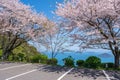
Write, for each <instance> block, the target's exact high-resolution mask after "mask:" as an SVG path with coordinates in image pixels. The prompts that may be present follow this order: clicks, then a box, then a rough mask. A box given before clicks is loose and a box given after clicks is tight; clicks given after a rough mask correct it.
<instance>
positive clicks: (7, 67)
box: [0, 62, 120, 80]
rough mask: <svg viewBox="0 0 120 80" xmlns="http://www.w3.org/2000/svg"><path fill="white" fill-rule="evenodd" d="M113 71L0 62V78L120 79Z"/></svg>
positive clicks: (44, 79)
mask: <svg viewBox="0 0 120 80" xmlns="http://www.w3.org/2000/svg"><path fill="white" fill-rule="evenodd" d="M115 73H116V74H114V73H113V72H112V71H105V73H104V71H103V70H92V69H77V68H67V67H58V66H57V67H56V66H49V65H42V64H31V63H29V64H23V63H3V62H2V63H0V80H120V77H119V76H120V73H119V72H115ZM109 76H111V77H109Z"/></svg>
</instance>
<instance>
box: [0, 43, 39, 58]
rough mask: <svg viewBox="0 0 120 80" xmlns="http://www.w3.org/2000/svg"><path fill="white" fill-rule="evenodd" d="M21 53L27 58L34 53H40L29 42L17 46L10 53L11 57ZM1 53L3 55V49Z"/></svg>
mask: <svg viewBox="0 0 120 80" xmlns="http://www.w3.org/2000/svg"><path fill="white" fill-rule="evenodd" d="M19 53H21V54H24V56H25V57H26V58H27V59H30V58H31V57H32V56H34V55H37V54H40V53H39V52H38V51H37V49H36V48H35V47H34V46H32V45H30V44H28V43H23V44H21V45H20V46H19V47H17V48H15V49H14V50H13V51H12V54H11V55H10V57H11V56H12V55H14V56H16V55H17V54H19ZM1 55H2V50H0V56H1Z"/></svg>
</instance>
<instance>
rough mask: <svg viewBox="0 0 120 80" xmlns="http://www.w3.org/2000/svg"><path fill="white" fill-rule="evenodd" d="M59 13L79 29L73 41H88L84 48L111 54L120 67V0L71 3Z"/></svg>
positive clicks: (78, 0) (116, 64) (69, 1)
mask: <svg viewBox="0 0 120 80" xmlns="http://www.w3.org/2000/svg"><path fill="white" fill-rule="evenodd" d="M55 13H56V14H57V15H59V16H61V17H63V19H66V20H68V21H70V22H71V23H72V25H71V26H72V27H73V26H74V27H77V30H78V32H79V34H78V33H75V34H74V35H72V37H74V39H79V40H80V41H84V44H83V45H82V47H84V48H86V47H89V48H93V47H94V48H104V49H109V50H111V51H112V54H113V55H114V59H115V60H114V61H115V62H114V63H115V68H118V67H119V63H120V62H119V57H120V47H119V46H120V0H67V1H66V2H64V3H62V4H58V5H57V10H56V11H55ZM71 26H70V27H71Z"/></svg>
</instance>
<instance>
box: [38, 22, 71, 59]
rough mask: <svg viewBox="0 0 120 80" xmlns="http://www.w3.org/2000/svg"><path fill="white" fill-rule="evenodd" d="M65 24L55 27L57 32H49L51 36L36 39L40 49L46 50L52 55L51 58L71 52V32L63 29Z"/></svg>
mask: <svg viewBox="0 0 120 80" xmlns="http://www.w3.org/2000/svg"><path fill="white" fill-rule="evenodd" d="M62 26H63V23H60V22H59V23H56V25H55V27H53V29H54V30H52V31H55V32H49V34H46V35H44V36H43V37H38V38H36V39H37V40H36V41H37V45H38V46H39V49H44V51H45V52H48V53H50V55H51V58H55V57H56V56H57V54H58V53H61V54H63V53H65V52H68V51H70V50H69V49H68V47H69V46H70V41H69V40H70V38H68V37H69V36H70V33H71V32H72V31H71V32H70V31H66V30H65V29H64V28H62Z"/></svg>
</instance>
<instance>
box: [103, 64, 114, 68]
mask: <svg viewBox="0 0 120 80" xmlns="http://www.w3.org/2000/svg"><path fill="white" fill-rule="evenodd" d="M102 67H103V68H114V63H102Z"/></svg>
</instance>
